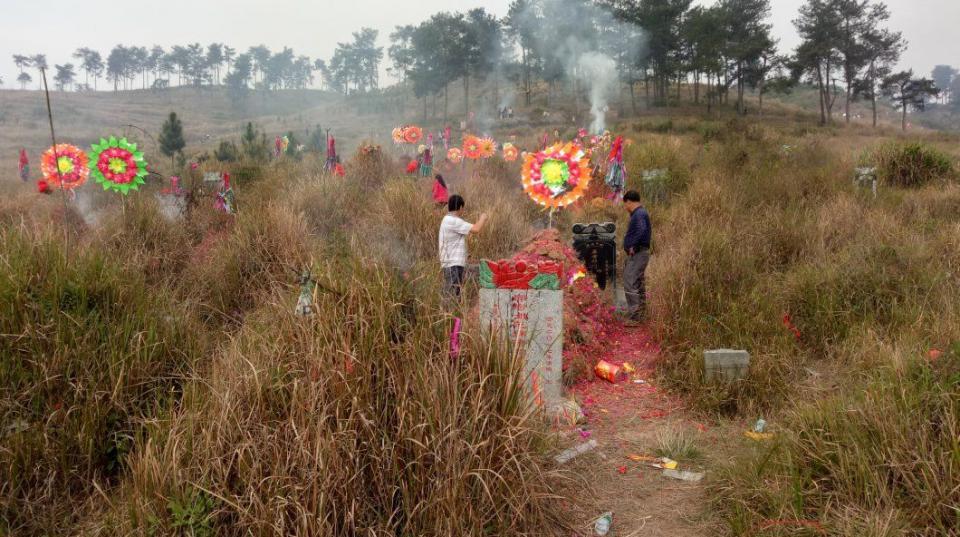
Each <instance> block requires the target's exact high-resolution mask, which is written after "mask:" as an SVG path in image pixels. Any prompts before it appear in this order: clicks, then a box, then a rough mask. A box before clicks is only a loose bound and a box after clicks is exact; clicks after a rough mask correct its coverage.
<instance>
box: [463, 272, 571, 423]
mask: <svg viewBox="0 0 960 537" xmlns="http://www.w3.org/2000/svg"><path fill="white" fill-rule="evenodd" d="M480 322H481V330H483V331H484V332H485V333H494V334H500V335H501V336H509V338H510V341H511V343H514V344H518V345H520V346H521V348H522V354H523V355H525V356H526V362H525V366H524V375H525V377H526V379H527V385H528V387H529V389H530V393H531V396H532V397H533V399H534V401H535V402H536V403H537V405H539V406H541V407H544V408H546V409H548V410H551V411H552V410H553V409H556V408H557V407H560V406H562V405H563V403H564V400H563V291H538V290H532V289H531V290H511V289H481V290H480Z"/></svg>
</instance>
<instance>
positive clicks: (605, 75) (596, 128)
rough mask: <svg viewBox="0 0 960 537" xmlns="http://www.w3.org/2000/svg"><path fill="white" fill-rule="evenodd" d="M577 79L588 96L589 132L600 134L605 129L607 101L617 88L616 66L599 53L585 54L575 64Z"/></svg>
mask: <svg viewBox="0 0 960 537" xmlns="http://www.w3.org/2000/svg"><path fill="white" fill-rule="evenodd" d="M576 75H577V78H578V79H579V80H581V81H582V82H583V83H584V84H585V85H586V87H587V90H588V93H589V95H590V116H591V117H592V118H593V121H592V122H591V123H590V132H592V133H596V134H600V133H602V132H603V131H604V130H605V129H606V128H607V111H608V108H609V105H608V100H609V99H610V96H611V95H612V94H613V90H615V89H616V87H617V64H616V63H615V62H614V61H613V58H611V57H609V56H606V55H605V54H601V53H599V52H587V53H585V54H583V55H582V56H580V58H579V60H578V62H577V71H576Z"/></svg>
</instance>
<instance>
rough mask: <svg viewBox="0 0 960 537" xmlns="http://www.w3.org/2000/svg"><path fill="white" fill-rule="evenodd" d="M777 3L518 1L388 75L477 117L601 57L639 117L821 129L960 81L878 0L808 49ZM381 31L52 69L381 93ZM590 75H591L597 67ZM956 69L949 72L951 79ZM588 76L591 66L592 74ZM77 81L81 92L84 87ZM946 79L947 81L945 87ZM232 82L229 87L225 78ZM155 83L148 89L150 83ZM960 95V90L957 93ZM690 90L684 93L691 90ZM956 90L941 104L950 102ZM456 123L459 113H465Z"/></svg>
mask: <svg viewBox="0 0 960 537" xmlns="http://www.w3.org/2000/svg"><path fill="white" fill-rule="evenodd" d="M770 10H771V8H770V0H717V1H716V2H715V3H714V4H712V5H707V6H705V5H694V4H693V0H593V1H590V0H513V2H512V3H511V4H510V6H509V10H508V12H507V15H506V16H505V17H497V16H495V15H494V14H492V13H489V12H487V11H486V10H485V9H483V8H478V9H472V10H469V11H467V12H464V13H459V12H447V11H444V12H440V13H436V14H434V15H432V16H431V17H429V18H428V19H427V20H424V21H423V22H421V23H419V24H416V25H406V26H398V27H396V28H395V30H394V31H393V32H392V33H391V34H390V35H389V46H388V48H387V56H388V57H389V65H388V68H387V72H389V73H390V74H391V75H392V76H393V77H394V78H395V79H396V81H397V84H398V85H400V86H402V87H406V88H409V89H410V90H412V92H413V93H414V94H415V95H416V96H417V98H422V99H423V100H424V107H426V100H427V99H428V98H431V97H432V98H433V100H434V103H435V104H434V106H436V100H437V99H438V98H441V97H442V99H443V103H444V104H443V110H444V116H445V117H446V116H447V114H448V101H449V91H450V88H451V87H453V85H454V84H458V85H459V86H460V87H461V88H462V91H463V101H464V102H465V103H466V104H465V105H464V106H465V109H464V111H463V112H464V113H465V114H466V113H467V112H468V111H469V106H470V104H469V103H470V90H471V88H472V87H476V84H477V83H480V82H486V83H487V84H488V87H492V88H493V93H494V100H497V101H499V98H498V95H499V93H500V90H501V88H503V87H506V86H509V88H510V89H509V91H513V89H514V88H516V89H517V90H519V93H521V94H522V97H523V99H524V100H525V102H526V103H527V104H530V103H531V99H532V96H533V95H534V93H537V92H544V93H545V94H546V99H547V104H548V105H549V103H550V100H551V98H553V96H555V95H557V94H558V93H562V94H566V95H572V96H574V97H576V98H580V97H581V96H582V95H583V94H584V92H585V91H586V89H585V86H586V85H587V84H588V83H589V81H587V80H585V78H586V77H585V76H584V70H585V66H583V65H578V64H576V62H575V61H573V60H576V59H577V58H583V57H585V54H587V53H590V54H600V55H602V56H603V57H605V58H609V59H610V60H611V61H612V62H613V65H614V66H615V72H616V78H617V83H618V86H619V88H620V90H621V91H624V92H626V93H627V94H628V95H629V99H626V98H625V99H620V100H619V102H620V103H621V106H623V102H624V101H626V102H629V103H630V104H631V105H632V106H633V107H636V105H637V98H638V97H637V93H638V92H640V93H642V95H643V98H644V99H646V100H647V101H648V104H652V105H669V104H671V103H674V102H677V101H679V100H681V99H683V98H684V95H686V96H687V98H688V99H689V100H690V101H692V102H693V103H695V104H702V105H705V106H706V107H708V108H711V107H713V106H716V105H718V104H731V105H732V106H734V107H735V108H736V110H738V111H739V112H740V113H741V114H745V113H747V108H746V107H747V105H746V100H745V95H746V93H747V92H748V91H749V92H753V93H755V94H757V95H759V99H760V100H759V110H760V111H761V113H762V107H763V97H764V95H766V94H768V93H770V92H776V91H789V89H790V88H791V87H793V86H795V85H797V84H807V85H810V86H811V87H813V88H815V90H816V91H817V95H818V101H819V109H820V117H821V122H822V123H824V124H826V123H830V122H832V121H833V120H834V118H835V116H837V115H838V114H840V112H838V107H839V106H841V103H842V110H843V115H844V116H845V118H846V121H849V120H850V116H851V112H850V107H851V103H853V102H855V101H857V100H863V101H866V102H869V103H870V105H871V107H872V109H873V115H874V122H876V116H877V102H878V100H879V99H880V98H882V97H885V98H888V99H890V101H891V102H893V103H894V104H895V106H898V107H899V108H901V109H902V110H903V112H904V120H906V114H907V112H908V111H909V110H911V109H918V108H923V107H924V106H925V105H926V104H927V102H928V101H929V100H930V99H931V98H932V97H935V96H937V95H941V90H945V92H948V91H949V90H950V89H951V84H953V81H954V79H955V78H956V75H955V74H951V72H945V71H944V70H943V69H942V68H943V67H946V66H941V67H938V69H940V72H936V71H935V72H934V73H933V76H932V78H924V77H917V76H915V75H914V73H913V72H912V71H899V72H897V71H895V66H896V65H897V63H898V62H899V60H900V56H901V54H902V53H903V51H904V50H905V48H906V43H905V41H904V39H903V36H902V35H901V34H900V33H899V32H896V31H893V30H891V29H889V28H887V23H888V21H889V18H890V13H889V9H888V8H887V6H886V5H885V4H884V3H882V2H880V1H877V0H806V2H805V3H804V4H803V5H802V6H801V8H800V10H799V13H798V14H797V18H796V19H795V20H794V26H795V27H796V29H797V31H798V33H799V35H800V37H801V44H800V45H799V46H798V47H797V48H796V50H794V51H780V50H778V48H777V40H776V39H774V37H773V36H772V35H771V24H770V22H769V18H770ZM378 37H379V36H378V32H377V31H376V30H373V29H370V28H362V29H361V30H360V31H358V32H355V33H354V34H353V40H352V41H350V42H346V43H338V44H337V46H336V49H335V50H334V53H333V55H332V57H330V58H329V59H328V60H324V59H317V60H314V61H311V60H310V58H308V57H307V56H300V55H296V54H295V53H294V51H293V50H291V49H289V48H284V49H283V50H281V51H279V52H273V51H271V50H270V49H268V48H267V47H265V46H262V45H261V46H257V47H251V48H250V49H248V50H247V51H246V52H243V53H238V52H237V51H236V50H235V49H233V48H231V47H229V46H226V45H224V44H219V43H214V44H210V45H208V46H206V47H204V46H201V45H200V44H196V43H195V44H191V45H186V46H174V47H173V48H171V49H170V50H165V49H164V48H162V47H159V46H155V47H153V48H151V49H147V48H145V47H126V46H122V45H118V46H116V47H114V49H113V50H111V51H110V53H109V54H108V55H107V57H106V58H103V57H102V56H101V55H100V53H98V52H97V51H94V50H91V49H88V48H80V49H77V51H76V52H75V53H74V55H73V56H74V58H75V59H76V60H77V64H76V65H74V64H72V63H67V64H63V65H56V66H55V68H56V75H55V76H54V80H55V82H56V85H57V87H58V88H61V89H69V88H71V87H74V88H78V89H91V86H90V80H91V79H92V81H93V86H92V89H96V88H97V82H98V80H99V79H101V78H106V79H107V80H108V81H110V82H111V83H112V85H113V88H114V89H115V90H116V89H129V88H134V87H136V86H137V85H138V84H139V86H140V87H141V88H146V87H154V88H157V87H167V86H170V85H173V84H174V83H173V80H174V78H175V80H176V84H177V85H193V86H204V85H221V84H222V85H226V86H227V87H228V88H229V89H230V90H231V91H232V92H233V93H234V94H242V93H244V92H246V91H247V90H249V89H264V90H276V89H286V88H305V87H309V86H312V85H314V82H315V74H319V75H320V82H321V84H322V86H324V87H326V88H327V89H330V90H332V91H338V92H342V93H344V94H355V93H368V92H375V91H378V90H379V89H380V82H379V73H380V66H381V63H382V62H383V60H384V47H381V46H378V43H377V41H378ZM14 62H15V64H16V65H17V67H18V68H20V73H21V74H20V77H18V81H19V82H20V84H21V87H25V86H26V85H27V84H29V83H30V81H31V77H30V74H29V73H28V72H27V71H26V70H25V69H27V68H29V67H41V66H42V67H43V68H46V58H45V57H44V56H43V55H33V56H31V55H14ZM587 67H588V66H587ZM949 69H952V68H949ZM586 70H587V71H588V72H589V69H586ZM77 71H80V72H82V74H83V80H84V82H83V83H82V84H79V83H78V79H79V77H80V74H79V73H78V72H77ZM947 74H950V76H949V77H948V76H946V75H947ZM222 75H223V76H222ZM151 80H152V82H151ZM958 84H960V83H958ZM684 90H685V91H684ZM946 94H947V93H942V95H946ZM458 112H459V111H458Z"/></svg>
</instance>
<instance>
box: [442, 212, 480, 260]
mask: <svg viewBox="0 0 960 537" xmlns="http://www.w3.org/2000/svg"><path fill="white" fill-rule="evenodd" d="M471 229H473V224H471V223H469V222H467V221H465V220H464V219H462V218H460V217H459V216H454V215H452V214H448V215H447V216H444V217H443V222H441V223H440V266H441V267H443V268H450V267H465V266H467V235H469V234H470V230H471Z"/></svg>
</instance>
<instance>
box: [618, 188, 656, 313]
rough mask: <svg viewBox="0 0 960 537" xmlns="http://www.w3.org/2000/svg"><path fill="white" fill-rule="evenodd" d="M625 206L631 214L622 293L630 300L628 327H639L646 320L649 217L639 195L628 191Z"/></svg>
mask: <svg viewBox="0 0 960 537" xmlns="http://www.w3.org/2000/svg"><path fill="white" fill-rule="evenodd" d="M623 206H624V208H625V209H626V210H627V212H628V213H630V225H629V226H627V233H626V234H625V235H624V237H623V250H624V251H625V252H626V253H627V262H626V265H625V266H624V269H623V291H624V294H626V297H627V311H626V317H627V323H626V324H627V325H628V326H637V325H639V324H640V323H641V322H643V321H644V320H645V318H646V314H647V311H646V307H647V295H646V292H647V290H646V284H645V278H646V272H647V264H648V263H649V262H650V235H651V229H650V214H649V213H647V210H646V209H644V208H643V205H642V204H641V203H640V193H639V192H637V191H636V190H629V191H627V193H626V194H624V195H623Z"/></svg>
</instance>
